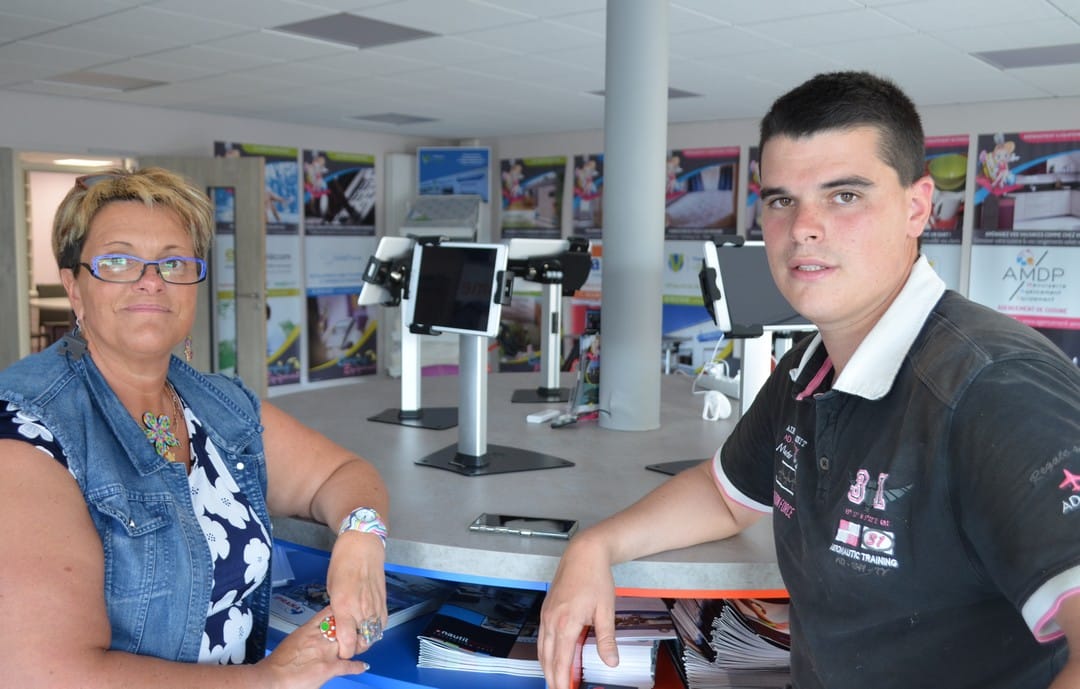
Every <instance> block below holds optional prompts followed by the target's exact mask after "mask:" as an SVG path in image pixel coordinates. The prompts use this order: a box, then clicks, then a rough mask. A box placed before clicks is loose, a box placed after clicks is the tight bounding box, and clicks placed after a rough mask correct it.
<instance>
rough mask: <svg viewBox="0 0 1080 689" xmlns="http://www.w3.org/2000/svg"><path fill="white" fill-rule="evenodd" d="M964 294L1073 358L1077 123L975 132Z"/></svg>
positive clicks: (1078, 312)
mask: <svg viewBox="0 0 1080 689" xmlns="http://www.w3.org/2000/svg"><path fill="white" fill-rule="evenodd" d="M977 149H978V151H979V153H978V156H979V157H978V168H977V173H976V177H975V182H976V184H977V185H978V189H977V190H976V192H975V217H974V225H975V229H974V236H973V237H972V249H971V280H970V287H969V290H968V294H969V296H970V297H971V298H972V299H974V300H975V301H978V302H979V303H982V304H985V305H987V306H989V307H991V308H994V309H997V310H998V311H1000V312H1002V313H1006V314H1008V315H1010V316H1012V317H1013V318H1016V319H1017V320H1019V321H1021V322H1023V323H1026V324H1028V325H1030V326H1032V327H1033V328H1035V329H1036V330H1039V331H1040V332H1041V333H1043V334H1044V335H1046V336H1047V337H1048V338H1049V339H1050V340H1052V341H1053V342H1055V343H1057V344H1058V346H1059V347H1061V348H1062V349H1063V350H1064V351H1065V353H1066V354H1067V355H1068V356H1069V357H1070V358H1071V359H1072V360H1073V361H1074V362H1076V361H1080V286H1078V285H1077V280H1078V279H1080V275H1078V271H1080V269H1078V268H1077V266H1080V130H1074V131H1048V132H1024V133H1014V134H1004V133H996V134H987V135H980V136H979V138H978V141H977Z"/></svg>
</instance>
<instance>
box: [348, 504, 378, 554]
mask: <svg viewBox="0 0 1080 689" xmlns="http://www.w3.org/2000/svg"><path fill="white" fill-rule="evenodd" d="M346 531H359V532H360V533H373V534H375V535H376V536H378V537H379V540H380V541H382V544H383V547H384V548H385V547H386V524H385V523H383V520H382V517H380V516H379V513H378V512H376V511H375V510H373V509H371V508H370V507H357V508H356V509H355V510H353V511H352V512H350V513H349V516H347V517H345V518H344V519H342V520H341V527H339V528H338V535H339V536H340V535H341V534H343V533H345V532H346Z"/></svg>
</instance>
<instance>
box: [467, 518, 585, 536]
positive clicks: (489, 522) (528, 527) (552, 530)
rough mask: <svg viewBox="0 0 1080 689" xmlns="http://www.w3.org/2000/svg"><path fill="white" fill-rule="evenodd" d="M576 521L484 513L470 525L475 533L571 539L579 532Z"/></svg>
mask: <svg viewBox="0 0 1080 689" xmlns="http://www.w3.org/2000/svg"><path fill="white" fill-rule="evenodd" d="M577 527H578V523H577V521H576V520H574V519H553V518H551V517H521V516H517V515H511V514H491V513H488V512H484V513H483V514H481V515H480V516H479V517H477V518H476V519H475V520H473V523H472V524H470V525H469V529H471V530H473V531H487V532H489V533H506V534H517V535H518V536H545V537H547V538H570V536H572V535H573V534H574V532H575V531H577Z"/></svg>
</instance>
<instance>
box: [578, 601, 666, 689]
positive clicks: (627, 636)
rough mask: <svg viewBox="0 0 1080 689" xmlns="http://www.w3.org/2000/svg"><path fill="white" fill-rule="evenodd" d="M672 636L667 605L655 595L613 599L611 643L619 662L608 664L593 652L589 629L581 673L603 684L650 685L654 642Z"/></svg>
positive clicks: (648, 688)
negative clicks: (613, 622)
mask: <svg viewBox="0 0 1080 689" xmlns="http://www.w3.org/2000/svg"><path fill="white" fill-rule="evenodd" d="M673 638H675V627H674V625H673V623H672V620H671V613H670V612H668V608H667V605H665V604H664V601H663V600H661V599H659V598H631V597H626V596H619V597H617V598H616V599H615V644H616V645H617V646H618V649H619V664H618V666H616V667H608V666H607V665H606V664H604V661H602V660H601V659H600V656H599V655H598V654H597V652H596V636H595V633H594V631H593V630H589V634H588V636H587V637H586V638H585V644H584V647H583V648H582V652H581V668H582V677H583V679H584V680H585V681H586V682H593V683H596V684H603V685H606V686H626V687H635V688H636V689H651V687H652V686H653V680H654V677H655V676H656V649H657V642H659V641H661V640H663V639H673Z"/></svg>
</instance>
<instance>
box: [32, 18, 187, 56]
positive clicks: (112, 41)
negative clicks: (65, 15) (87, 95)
mask: <svg viewBox="0 0 1080 689" xmlns="http://www.w3.org/2000/svg"><path fill="white" fill-rule="evenodd" d="M33 40H34V42H35V43H41V44H43V45H52V46H59V47H62V48H63V47H66V48H76V49H79V50H89V51H99V52H100V51H102V50H107V51H108V52H109V53H111V54H114V55H117V56H121V57H136V56H139V55H143V54H146V53H156V52H158V51H160V50H162V49H163V48H175V47H178V46H181V45H183V44H184V43H183V41H178V40H176V39H168V38H161V37H159V36H147V35H145V34H142V33H138V32H119V31H103V30H101V29H94V28H90V27H88V26H87V25H85V24H76V25H75V26H69V27H66V28H63V29H58V30H56V31H49V32H48V33H44V34H41V35H40V36H37V37H35V38H34V39H33Z"/></svg>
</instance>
